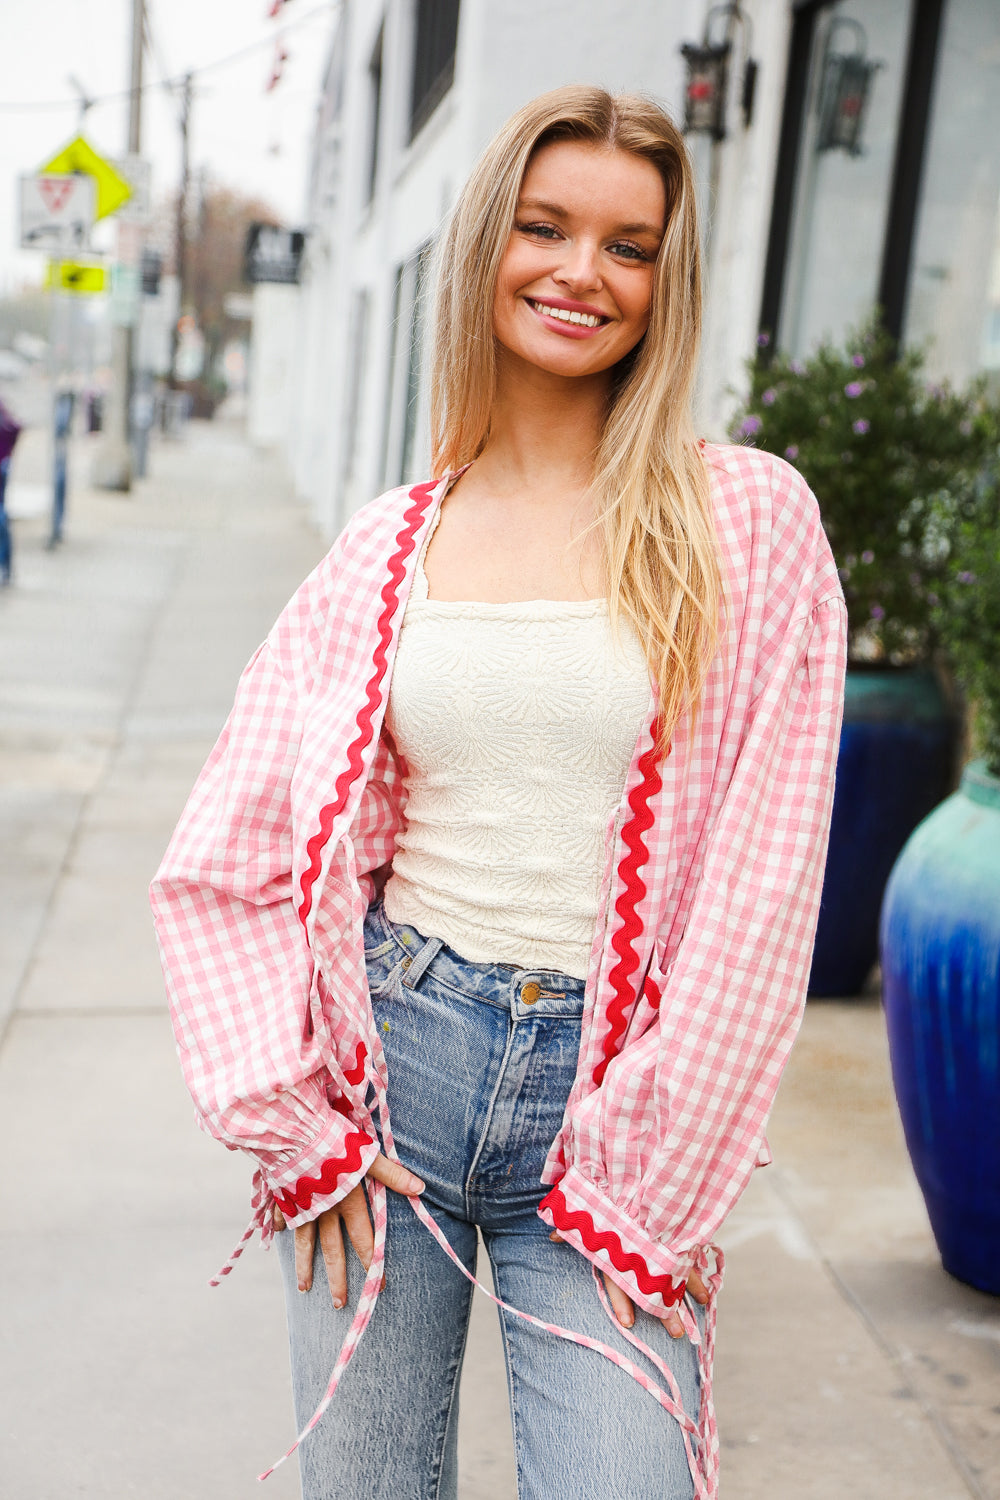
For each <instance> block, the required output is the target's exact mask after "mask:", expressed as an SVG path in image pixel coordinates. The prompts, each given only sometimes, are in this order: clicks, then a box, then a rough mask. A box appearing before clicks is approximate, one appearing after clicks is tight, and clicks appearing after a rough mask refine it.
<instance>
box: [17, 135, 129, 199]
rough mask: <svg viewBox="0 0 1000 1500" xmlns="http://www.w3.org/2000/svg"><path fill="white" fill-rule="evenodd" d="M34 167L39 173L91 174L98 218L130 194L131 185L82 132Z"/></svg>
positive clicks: (88, 175) (47, 174) (89, 175)
mask: <svg viewBox="0 0 1000 1500" xmlns="http://www.w3.org/2000/svg"><path fill="white" fill-rule="evenodd" d="M38 171H39V175H40V176H43V175H44V176H49V175H50V174H58V173H69V172H83V173H84V174H85V176H87V177H92V178H93V179H94V188H95V190H96V192H97V213H96V215H95V217H96V218H98V219H105V218H107V216H108V214H113V213H114V211H115V209H116V208H121V206H122V204H123V203H125V202H127V201H128V199H129V198H131V196H132V189H131V188H130V187H129V185H128V183H127V182H126V181H125V178H124V177H123V176H122V175H121V173H120V172H118V171H116V169H115V168H114V167H113V166H112V165H111V163H110V162H109V161H105V159H104V157H103V156H98V154H97V152H96V151H95V150H94V148H93V146H91V145H89V144H88V143H87V142H86V141H85V140H84V138H83V136H82V135H78V136H77V137H76V140H74V141H70V143H69V145H68V146H64V147H63V148H62V150H61V151H57V152H56V154H55V156H53V158H52V160H51V161H47V162H46V163H45V165H44V166H42V167H39V169H38Z"/></svg>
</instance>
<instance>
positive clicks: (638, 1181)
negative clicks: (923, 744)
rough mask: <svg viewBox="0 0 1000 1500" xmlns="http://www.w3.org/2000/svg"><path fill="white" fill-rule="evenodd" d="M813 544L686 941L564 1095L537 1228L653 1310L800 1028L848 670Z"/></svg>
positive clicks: (748, 1154)
mask: <svg viewBox="0 0 1000 1500" xmlns="http://www.w3.org/2000/svg"><path fill="white" fill-rule="evenodd" d="M802 488H803V489H804V486H802ZM809 499H810V501H811V497H809ZM818 550H819V553H820V562H819V566H818V567H816V568H815V570H810V569H806V570H805V571H804V570H803V567H802V565H801V562H800V566H799V575H800V581H801V578H802V577H803V576H804V577H805V578H806V580H807V581H811V582H813V583H818V584H819V585H820V593H821V594H822V595H823V597H816V595H815V594H814V595H813V597H814V599H815V602H812V601H808V602H807V605H806V608H805V610H804V611H801V610H800V611H798V612H793V613H792V617H791V618H790V619H789V618H786V620H785V621H784V622H782V628H781V630H780V631H778V630H777V629H776V626H775V620H774V617H773V614H772V617H771V619H770V621H769V622H766V628H765V630H764V632H763V636H762V645H763V647H764V648H765V649H764V650H762V652H761V653H760V654H759V655H758V659H757V668H758V670H757V673H756V676H755V679H754V684H753V687H754V695H753V700H752V703H751V705H750V708H749V711H748V713H747V715H746V717H745V721H744V727H743V733H742V738H741V741H740V744H739V752H738V754H737V756H736V759H735V764H734V768H733V773H732V776H731V778H730V780H729V783H728V786H727V788H726V791H725V796H724V798H723V799H722V802H721V806H720V808H719V811H718V814H717V816H716V817H715V819H714V822H713V825H712V827H711V831H710V832H709V834H708V835H707V840H706V848H705V855H704V861H703V864H702V867H701V871H700V875H699V878H698V881H697V886H696V889H695V891H694V895H693V899H692V902H691V906H690V909H689V912H688V915H687V919H686V921H685V923H684V930H683V936H682V937H681V939H680V942H679V944H678V945H677V946H676V947H675V949H674V951H673V954H672V961H669V962H668V961H667V960H666V958H665V957H664V950H663V946H662V944H659V943H658V944H657V945H656V946H655V948H654V953H653V958H652V963H651V965H650V968H649V972H648V976H647V978H646V980H645V983H644V986H643V996H642V1000H641V1002H640V1006H639V1007H637V1013H636V1017H635V1018H634V1023H633V1025H632V1026H631V1028H630V1032H629V1036H628V1039H627V1040H626V1041H625V1044H624V1046H623V1047H622V1048H621V1049H620V1051H619V1052H618V1053H617V1055H616V1056H614V1057H613V1058H612V1059H611V1060H610V1062H609V1064H608V1066H607V1069H606V1072H605V1073H604V1076H603V1078H602V1080H601V1083H600V1086H599V1087H598V1088H594V1089H591V1090H590V1091H589V1092H588V1093H586V1094H584V1095H582V1096H579V1097H577V1099H576V1100H575V1101H571V1106H570V1116H571V1117H570V1118H569V1119H568V1121H567V1124H568V1129H567V1132H566V1147H565V1164H566V1170H565V1172H564V1174H563V1175H562V1176H561V1177H560V1179H559V1181H558V1182H557V1183H556V1185H555V1187H554V1188H553V1190H552V1192H551V1193H550V1194H549V1195H548V1196H547V1197H546V1198H545V1199H544V1200H543V1205H542V1215H543V1217H544V1218H545V1219H546V1220H547V1221H548V1222H549V1223H551V1224H552V1225H553V1227H555V1228H558V1229H559V1231H560V1233H562V1235H563V1237H564V1238H565V1239H567V1240H569V1241H570V1243H572V1244H574V1245H575V1246H576V1248H577V1249H579V1250H580V1251H581V1252H582V1253H583V1254H585V1255H586V1256H587V1257H588V1258H589V1259H591V1260H592V1261H593V1262H594V1263H595V1265H597V1266H599V1267H600V1268H601V1269H603V1270H606V1271H608V1272H609V1273H610V1274H611V1275H612V1277H613V1278H614V1279H615V1280H616V1281H618V1282H619V1284H620V1285H622V1286H623V1287H624V1288H625V1290H627V1291H628V1292H629V1293H630V1294H631V1296H632V1297H633V1298H634V1299H635V1301H636V1302H637V1303H638V1304H639V1305H640V1306H642V1307H644V1308H646V1310H647V1311H649V1312H654V1313H662V1312H663V1311H664V1310H665V1308H666V1307H668V1306H669V1305H671V1303H673V1302H675V1301H676V1300H677V1299H678V1298H679V1297H680V1295H681V1294H682V1292H683V1287H684V1282H685V1280H686V1276H687V1273H688V1270H689V1269H690V1267H691V1265H692V1264H693V1262H694V1260H695V1257H696V1255H697V1253H698V1251H699V1250H700V1249H702V1248H704V1247H705V1246H707V1245H709V1244H710V1243H711V1241H712V1238H713V1236H714V1235H715V1233H716V1232H717V1230H718V1228H719V1226H720V1224H721V1223H722V1221H723V1219H724V1218H725V1216H726V1214H727V1213H728V1212H729V1210H730V1209H731V1208H732V1206H733V1204H734V1203H735V1202H736V1200H737V1199H738V1197H739V1195H740V1193H741V1192H742V1191H743V1189H744V1187H745V1186H746V1184H747V1181H748V1180H749V1177H750V1175H751V1173H752V1172H753V1169H754V1166H755V1165H756V1163H757V1161H758V1158H759V1156H760V1155H761V1149H762V1146H763V1145H764V1130H765V1126H766V1122H767V1117H768V1114H769V1112H770V1109H771V1105H772V1103H773V1099H774V1095H775V1092H776V1089H777V1085H778V1081H779V1079H780V1076H781V1072H782V1069H783V1067H784V1064H785V1061H786V1059H787V1056H788V1053H789V1051H790V1049H791V1046H792V1042H793V1040H794V1038H795V1034H796V1032H797V1030H798V1025H799V1022H800V1020H801V1014H802V1008H803V1002H804V1000H805V992H806V987H807V984H808V977H809V966H810V961H811V956H812V948H813V943H814V938H815V928H816V920H817V916H818V910H819V898H820V893H821V889H822V878H823V869H824V865H825V860H826V848H827V841H828V835H829V820H830V812H831V808H832V801H833V790H834V779H835V769H836V757H837V748H838V743H839V736H840V721H841V713H842V703H843V682H844V674H845V670H846V611H845V608H844V603H843V598H842V595H841V593H840V590H839V585H838V584H837V581H836V575H835V572H834V570H833V568H832V564H831V562H830V559H829V556H828V548H827V547H826V543H825V539H823V538H822V534H821V533H820V534H819V538H818ZM786 561H787V559H780V560H779V564H780V565H783V564H784V562H786ZM792 592H794V593H798V594H799V595H800V594H801V590H792ZM664 970H666V972H664ZM636 1023H638V1024H636Z"/></svg>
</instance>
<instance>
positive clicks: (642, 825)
mask: <svg viewBox="0 0 1000 1500" xmlns="http://www.w3.org/2000/svg"><path fill="white" fill-rule="evenodd" d="M651 733H652V736H653V743H652V744H651V745H650V747H649V749H648V750H647V751H646V752H645V754H644V755H642V756H641V757H640V759H639V771H640V774H641V776H642V780H641V781H640V782H639V783H638V784H637V785H636V786H634V787H633V788H632V790H631V792H630V793H629V798H628V805H629V807H630V808H631V809H632V816H631V818H629V820H628V822H627V823H626V824H625V825H624V827H623V828H622V843H623V844H625V845H626V847H627V848H628V853H627V854H626V855H624V856H623V858H622V860H621V862H620V864H619V866H618V877H619V879H620V880H621V881H622V883H623V885H624V887H625V889H624V890H623V891H622V893H621V895H620V896H619V897H618V900H617V901H616V902H615V911H616V912H617V914H618V916H619V917H620V918H621V926H620V927H619V928H618V930H617V931H616V933H615V935H614V937H613V938H612V939H611V947H612V949H613V950H614V952H615V953H617V955H618V962H617V963H616V964H615V966H614V968H613V969H612V970H611V973H610V974H609V975H608V983H609V984H610V986H611V988H612V990H613V991H614V995H613V998H612V999H611V1000H610V1001H609V1003H608V1008H607V1011H606V1013H605V1020H606V1021H607V1023H608V1032H607V1035H606V1036H605V1038H604V1044H603V1046H602V1047H601V1052H602V1057H601V1059H600V1061H599V1062H598V1064H597V1066H596V1067H595V1069H594V1073H593V1078H594V1084H595V1087H596V1086H599V1085H600V1084H601V1082H602V1080H603V1078H604V1075H605V1073H606V1072H607V1069H608V1063H609V1062H610V1061H611V1059H612V1058H613V1057H614V1056H615V1054H616V1053H617V1051H618V1044H619V1042H620V1041H621V1039H622V1037H623V1035H624V1033H625V1027H626V1025H627V1019H626V1012H627V1011H628V1010H629V1008H630V1007H631V1005H632V1002H633V1000H634V999H635V994H634V991H633V989H632V975H633V974H634V973H635V971H636V969H637V968H638V967H639V955H638V953H636V951H635V940H636V938H638V937H639V936H641V934H642V922H641V921H640V919H639V914H638V911H637V907H638V905H639V902H640V901H641V900H642V898H643V896H644V895H645V894H646V886H645V883H644V882H643V881H642V880H641V879H640V878H639V870H640V868H641V867H642V866H643V865H644V864H645V863H646V860H647V859H648V858H649V850H648V849H647V847H646V843H645V835H646V834H647V833H648V832H649V830H650V828H651V827H652V826H653V809H652V808H651V807H650V803H651V802H652V800H653V798H654V797H655V796H656V795H657V793H658V792H659V791H660V788H661V787H662V785H663V778H662V776H661V775H660V772H659V770H658V768H657V762H658V761H659V758H660V752H659V749H658V748H657V740H658V738H659V733H660V721H659V718H656V719H654V720H653V727H652V731H651ZM667 753H668V754H669V753H670V752H669V750H668V751H667Z"/></svg>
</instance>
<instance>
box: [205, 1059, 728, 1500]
mask: <svg viewBox="0 0 1000 1500" xmlns="http://www.w3.org/2000/svg"><path fill="white" fill-rule="evenodd" d="M373 1051H374V1053H375V1057H374V1058H373V1061H374V1063H375V1078H374V1080H373V1081H374V1085H375V1095H376V1102H377V1107H378V1114H379V1120H380V1124H381V1127H382V1145H383V1151H384V1153H385V1155H386V1156H387V1157H388V1158H389V1160H390V1161H394V1162H399V1156H398V1153H397V1151H396V1144H395V1141H394V1140H393V1135H392V1126H391V1124H390V1122H389V1107H388V1100H387V1098H386V1071H385V1061H384V1057H383V1055H382V1048H381V1045H380V1043H379V1041H378V1038H377V1037H376V1039H375V1046H374V1048H373ZM365 1188H366V1191H367V1194H368V1202H369V1205H370V1207H371V1212H372V1219H373V1221H374V1225H375V1243H374V1248H373V1251H372V1259H371V1264H370V1266H369V1268H368V1272H367V1275H366V1277H365V1283H364V1286H363V1288H362V1291H361V1297H360V1299H359V1301H358V1307H357V1311H356V1313H355V1315H354V1320H353V1322H352V1323H351V1326H350V1328H349V1329H348V1332H347V1337H346V1338H345V1340H344V1343H343V1345H342V1346H341V1350H340V1354H339V1355H338V1357H337V1362H336V1364H335V1365H334V1367H333V1370H332V1372H331V1375H330V1379H329V1381H328V1383H327V1387H326V1390H325V1392H324V1393H323V1397H322V1399H321V1400H320V1403H319V1405H318V1406H317V1407H316V1410H315V1411H314V1412H313V1414H312V1416H311V1417H310V1418H309V1421H308V1422H307V1423H306V1425H305V1427H303V1429H302V1431H301V1432H300V1433H299V1434H298V1436H297V1437H296V1439H295V1441H294V1443H292V1445H291V1446H290V1447H289V1448H288V1449H287V1450H286V1452H285V1453H283V1454H282V1456H281V1457H280V1458H279V1459H277V1460H276V1461H275V1462H274V1463H273V1464H271V1466H270V1467H269V1468H267V1469H265V1470H264V1471H263V1473H261V1474H259V1475H258V1476H257V1477H258V1479H259V1480H264V1479H267V1478H268V1476H269V1475H270V1474H273V1473H274V1471H275V1469H277V1468H279V1467H280V1466H281V1464H283V1463H284V1462H285V1461H286V1459H289V1458H291V1456H292V1454H293V1453H294V1452H295V1450H296V1449H297V1448H298V1446H299V1444H300V1443H301V1442H302V1441H303V1439H304V1438H306V1437H307V1436H308V1434H309V1433H310V1432H312V1430H313V1428H314V1427H316V1425H317V1424H318V1423H319V1422H320V1421H321V1419H322V1417H323V1414H324V1412H325V1411H326V1410H327V1408H328V1407H329V1405H330V1402H331V1401H332V1400H333V1397H334V1395H335V1393H336V1390H337V1387H338V1385H339V1384H340V1381H341V1378H342V1377H343V1374H344V1371H345V1370H346V1369H347V1366H348V1365H349V1364H350V1362H351V1360H352V1358H353V1357H354V1354H355V1352H356V1350H357V1348H358V1345H359V1344H360V1342H361V1340H362V1338H363V1336H364V1333H365V1330H366V1329H367V1327H368V1324H369V1322H370V1320H371V1315H372V1312H373V1310H374V1307H375V1303H376V1302H377V1301H378V1297H379V1292H380V1291H381V1286H382V1277H383V1273H384V1269H385V1241H386V1225H387V1220H388V1200H387V1197H386V1188H385V1187H384V1185H383V1184H382V1183H381V1182H378V1181H376V1180H374V1179H370V1178H369V1179H366V1180H365ZM407 1202H408V1203H409V1204H410V1207H411V1208H412V1209H413V1212H414V1213H415V1214H416V1216H417V1218H418V1219H419V1220H420V1222H421V1223H422V1224H423V1225H424V1227H425V1228H426V1229H427V1230H428V1231H429V1232H430V1234H431V1235H433V1237H434V1239H435V1240H436V1241H437V1243H438V1244H439V1245H440V1246H441V1249H442V1250H443V1251H444V1252H445V1254H446V1255H447V1256H448V1258H449V1260H451V1261H452V1263H453V1264H454V1265H455V1266H457V1268H458V1269H459V1271H461V1273H462V1275H463V1276H464V1277H466V1279H467V1280H468V1281H471V1282H472V1284H473V1286H475V1287H478V1288H479V1290H480V1291H481V1292H482V1293H483V1295H484V1296H486V1297H488V1298H489V1299H490V1301H491V1302H493V1303H494V1304H495V1305H496V1306H497V1307H499V1308H501V1309H502V1310H503V1311H504V1312H508V1313H511V1314H512V1315H513V1316H514V1317H517V1318H521V1319H523V1321H524V1322H526V1323H531V1324H533V1325H534V1327H536V1328H541V1329H542V1330H543V1331H544V1332H546V1333H550V1334H554V1335H555V1337H556V1338H561V1339H566V1340H568V1342H570V1343H572V1344H580V1345H581V1346H582V1347H583V1348H585V1349H592V1350H593V1351H594V1352H595V1353H596V1354H601V1355H603V1356H604V1358H605V1359H609V1360H611V1362H612V1363H613V1364H615V1365H617V1366H618V1367H619V1369H621V1370H623V1371H624V1372H625V1373H626V1374H627V1375H630V1376H631V1377H632V1379H633V1380H635V1381H636V1382H637V1383H638V1384H639V1385H641V1386H642V1388H643V1389H644V1390H646V1391H648V1392H649V1394H650V1395H651V1396H652V1397H653V1398H654V1400H656V1401H658V1402H659V1404H660V1405H661V1406H662V1407H663V1409H664V1410H665V1411H666V1412H667V1413H669V1415H670V1416H671V1417H673V1418H674V1420H675V1421H676V1422H677V1424H678V1426H679V1427H680V1429H681V1435H682V1438H683V1441H684V1452H685V1455H686V1457H687V1461H688V1468H689V1469H690V1471H691V1478H692V1481H693V1483H694V1490H695V1500H716V1497H717V1495H718V1478H719V1435H718V1426H717V1423H716V1417H715V1406H714V1402H713V1400H712V1364H713V1358H714V1352H715V1323H716V1302H717V1298H718V1293H719V1288H720V1286H721V1284H722V1275H723V1268H724V1261H723V1256H722V1252H721V1251H720V1250H718V1249H717V1248H716V1247H714V1246H710V1247H708V1250H705V1249H703V1250H700V1251H699V1252H698V1257H697V1260H696V1262H695V1268H696V1269H697V1270H698V1271H699V1273H700V1274H701V1276H702V1279H703V1280H704V1282H705V1285H706V1287H707V1288H708V1305H707V1308H706V1319H705V1330H704V1334H702V1332H701V1330H700V1329H699V1327H698V1323H697V1321H696V1319H695V1317H694V1314H693V1312H692V1311H691V1309H690V1307H689V1306H688V1305H687V1304H686V1302H685V1301H683V1300H682V1301H681V1302H680V1303H679V1304H678V1311H679V1312H680V1315H681V1321H682V1323H683V1325H684V1331H685V1333H686V1335H687V1337H688V1338H689V1339H690V1340H691V1342H692V1343H693V1344H694V1345H695V1347H696V1348H697V1350H698V1371H699V1377H700V1406H699V1414H698V1421H697V1422H695V1421H694V1420H692V1418H691V1417H690V1416H689V1415H688V1413H687V1412H686V1411H685V1410H684V1407H683V1404H682V1402H681V1395H680V1390H679V1388H678V1385H677V1381H676V1379H675V1377H674V1374H673V1372H672V1370H671V1369H670V1368H669V1366H668V1365H667V1364H666V1363H665V1362H664V1361H663V1360H662V1359H661V1358H660V1356H659V1355H658V1354H656V1353H655V1352H654V1350H652V1349H651V1348H649V1346H648V1345H647V1344H645V1343H644V1342H643V1340H642V1339H640V1338H639V1337H637V1335H636V1334H634V1333H632V1332H631V1331H630V1330H629V1329H627V1328H624V1327H622V1325H621V1324H620V1323H619V1322H618V1319H617V1318H616V1316H615V1314H614V1312H613V1311H612V1308H611V1304H610V1302H609V1301H608V1297H607V1292H606V1291H605V1288H604V1285H603V1282H602V1279H601V1275H600V1273H599V1272H598V1270H597V1267H596V1266H595V1267H594V1268H593V1269H594V1280H595V1282H596V1285H597V1294H598V1297H599V1298H600V1301H601V1305H602V1306H603V1308H604V1311H605V1313H606V1314H607V1316H608V1317H609V1318H610V1319H611V1321H612V1322H613V1324H614V1326H615V1329H616V1330H617V1332H618V1333H619V1334H621V1335H622V1336H623V1337H624V1338H625V1339H627V1340H628V1342H629V1343H630V1344H632V1345H633V1346H634V1347H635V1348H636V1349H637V1350H638V1352H639V1353H640V1354H641V1355H643V1357H644V1358H645V1359H647V1360H648V1361H649V1362H650V1364H651V1365H652V1366H653V1368H654V1369H655V1370H656V1371H657V1372H658V1373H659V1374H660V1376H661V1377H662V1378H663V1380H664V1381H665V1383H666V1386H667V1389H664V1388H663V1386H661V1385H659V1384H658V1383H657V1382H656V1381H655V1380H653V1379H652V1378H651V1377H650V1376H649V1375H647V1373H646V1372H645V1371H644V1370H642V1369H641V1368H640V1367H639V1365H637V1364H635V1363H634V1362H633V1361H632V1360H631V1359H629V1358H628V1357H627V1356H626V1355H624V1354H621V1353H620V1352H619V1351H618V1350H617V1349H613V1348H612V1347H611V1346H610V1345H609V1344H604V1343H602V1342H601V1341H600V1340H599V1339H593V1338H590V1337H589V1335H587V1334H583V1333H575V1332H573V1330H572V1329H569V1328H561V1327H560V1326H559V1324H557V1323H546V1322H545V1321H544V1320H543V1319H542V1318H536V1317H535V1316H534V1314H533V1313H527V1312H523V1311H522V1310H521V1309H520V1308H518V1307H512V1306H511V1304H510V1303H509V1302H504V1301H503V1299H502V1298H500V1297H498V1296H496V1294H495V1293H494V1292H491V1291H490V1289H489V1288H488V1287H486V1286H484V1285H483V1283H482V1282H481V1281H479V1280H478V1279H477V1277H476V1276H475V1274H474V1272H472V1271H470V1270H469V1268H468V1267H467V1266H466V1265H465V1264H464V1262H463V1261H462V1260H461V1259H460V1257H459V1256H458V1254H457V1252H456V1251H455V1249H454V1247H453V1246H452V1244H451V1242H450V1241H449V1239H448V1237H447V1235H446V1234H445V1233H444V1231H443V1229H442V1228H441V1226H440V1225H439V1224H438V1223H437V1221H436V1220H435V1218H434V1217H433V1215H432V1214H431V1212H430V1210H429V1209H428V1208H427V1207H426V1206H425V1205H424V1204H423V1203H422V1202H421V1200H420V1198H419V1197H417V1196H413V1197H408V1198H407ZM272 1204H273V1198H272V1196H271V1194H270V1192H269V1190H268V1189H267V1187H266V1184H265V1183H264V1180H263V1177H262V1175H261V1174H260V1172H257V1173H255V1174H254V1182H253V1198H252V1206H253V1209H254V1214H253V1218H252V1219H251V1220H250V1223H249V1225H248V1226H247V1229H246V1231H245V1233H244V1235H243V1238H242V1239H241V1240H240V1242H239V1244H238V1245H237V1246H236V1248H235V1249H234V1251H233V1253H232V1255H231V1256H230V1257H229V1260H228V1261H227V1262H226V1264H225V1266H223V1267H222V1269H221V1270H220V1271H219V1273H218V1275H217V1276H215V1277H214V1278H213V1279H212V1282H211V1285H212V1286H218V1285H219V1284H220V1281H221V1280H222V1278H223V1277H225V1276H228V1275H229V1273H230V1271H231V1270H232V1268H233V1266H234V1265H235V1263H236V1261H237V1260H238V1259H239V1257H240V1256H241V1255H242V1254H243V1251H244V1249H245V1248H246V1245H247V1242H248V1241H249V1240H250V1239H251V1238H252V1236H253V1234H254V1232H255V1231H256V1230H257V1229H258V1228H259V1229H260V1231H261V1238H262V1240H265V1239H266V1240H270V1239H271V1238H273V1231H272V1233H271V1234H270V1235H269V1234H267V1230H268V1229H269V1228H271V1212H270V1210H271V1205H272ZM709 1251H711V1253H712V1254H713V1255H714V1257H715V1268H714V1270H711V1271H710V1270H709Z"/></svg>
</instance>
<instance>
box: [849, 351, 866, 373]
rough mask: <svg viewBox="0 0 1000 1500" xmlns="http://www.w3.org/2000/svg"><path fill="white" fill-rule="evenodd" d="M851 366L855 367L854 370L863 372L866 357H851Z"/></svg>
mask: <svg viewBox="0 0 1000 1500" xmlns="http://www.w3.org/2000/svg"><path fill="white" fill-rule="evenodd" d="M851 364H852V365H853V366H854V368H855V369H856V370H863V369H864V367H865V357H864V355H863V354H852V355H851Z"/></svg>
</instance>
